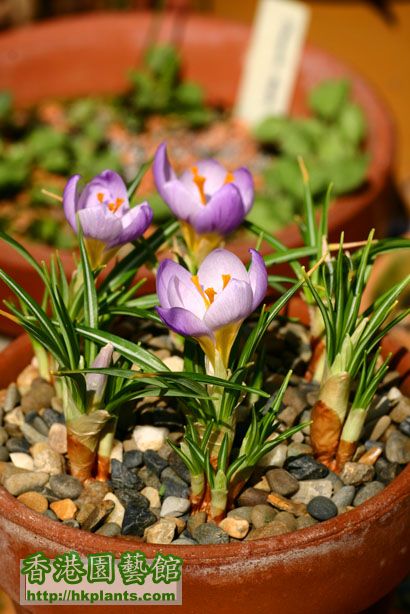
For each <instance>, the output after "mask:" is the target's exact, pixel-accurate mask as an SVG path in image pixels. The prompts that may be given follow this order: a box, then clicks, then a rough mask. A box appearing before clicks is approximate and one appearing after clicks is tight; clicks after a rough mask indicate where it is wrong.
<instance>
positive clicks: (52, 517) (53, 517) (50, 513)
mask: <svg viewBox="0 0 410 614" xmlns="http://www.w3.org/2000/svg"><path fill="white" fill-rule="evenodd" d="M43 516H46V517H47V518H50V520H54V521H57V522H58V518H57V516H56V515H55V514H54V512H53V510H46V511H45V512H43Z"/></svg>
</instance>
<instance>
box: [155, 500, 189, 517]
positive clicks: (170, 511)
mask: <svg viewBox="0 0 410 614" xmlns="http://www.w3.org/2000/svg"><path fill="white" fill-rule="evenodd" d="M189 507H190V503H189V501H188V499H182V498H180V497H167V498H166V499H164V501H163V503H162V507H161V517H164V516H176V517H178V516H182V515H183V514H185V512H187V511H188V510H189Z"/></svg>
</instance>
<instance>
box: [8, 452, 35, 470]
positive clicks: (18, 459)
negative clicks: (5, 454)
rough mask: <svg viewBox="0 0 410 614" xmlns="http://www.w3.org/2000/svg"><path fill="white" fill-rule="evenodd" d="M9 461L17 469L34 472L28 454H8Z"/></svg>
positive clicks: (31, 460)
mask: <svg viewBox="0 0 410 614" xmlns="http://www.w3.org/2000/svg"><path fill="white" fill-rule="evenodd" d="M10 460H11V462H12V463H13V465H14V466H15V467H18V468H19V469H26V470H27V471H34V461H33V458H32V457H31V456H30V454H25V453H24V452H12V453H11V454H10Z"/></svg>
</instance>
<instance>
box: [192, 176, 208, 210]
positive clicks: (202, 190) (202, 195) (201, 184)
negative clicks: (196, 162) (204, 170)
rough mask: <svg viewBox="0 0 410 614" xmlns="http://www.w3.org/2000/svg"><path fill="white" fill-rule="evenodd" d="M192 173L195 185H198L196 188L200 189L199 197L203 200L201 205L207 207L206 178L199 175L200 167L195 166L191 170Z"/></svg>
mask: <svg viewBox="0 0 410 614" xmlns="http://www.w3.org/2000/svg"><path fill="white" fill-rule="evenodd" d="M191 171H192V174H193V176H194V183H195V184H196V187H197V188H198V191H199V196H200V198H201V203H202V204H203V205H206V195H205V188H204V184H205V181H206V177H204V176H203V175H200V174H199V173H198V167H197V166H193V167H192V168H191Z"/></svg>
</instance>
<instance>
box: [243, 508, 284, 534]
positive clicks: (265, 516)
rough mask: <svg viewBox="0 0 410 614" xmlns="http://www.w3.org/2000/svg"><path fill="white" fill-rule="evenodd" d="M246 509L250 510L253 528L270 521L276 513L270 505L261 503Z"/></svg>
mask: <svg viewBox="0 0 410 614" xmlns="http://www.w3.org/2000/svg"><path fill="white" fill-rule="evenodd" d="M248 509H250V510H251V522H252V524H253V526H254V527H255V529H259V528H260V527H263V526H264V525H265V524H268V523H269V522H272V520H273V519H274V518H275V516H276V515H277V513H278V512H277V511H276V510H275V509H274V508H273V507H272V506H270V505H266V504H263V503H262V504H261V505H255V506H254V507H250V508H248Z"/></svg>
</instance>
